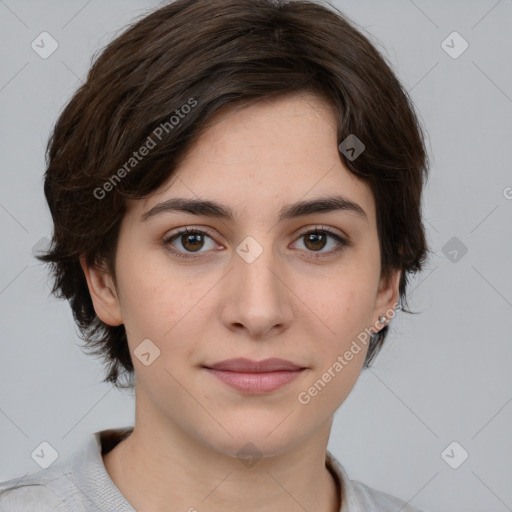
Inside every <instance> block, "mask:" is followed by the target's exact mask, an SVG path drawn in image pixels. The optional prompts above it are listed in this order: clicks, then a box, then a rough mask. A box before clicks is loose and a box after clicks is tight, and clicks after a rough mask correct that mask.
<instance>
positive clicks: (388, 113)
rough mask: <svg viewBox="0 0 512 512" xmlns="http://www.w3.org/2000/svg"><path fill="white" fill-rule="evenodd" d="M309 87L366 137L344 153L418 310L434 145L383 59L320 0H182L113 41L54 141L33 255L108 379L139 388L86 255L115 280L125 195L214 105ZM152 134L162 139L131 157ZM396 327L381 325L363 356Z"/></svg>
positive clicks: (147, 186) (178, 152) (342, 128)
mask: <svg viewBox="0 0 512 512" xmlns="http://www.w3.org/2000/svg"><path fill="white" fill-rule="evenodd" d="M331 7H332V6H331ZM305 90H310V91H314V92H315V93H317V94H318V95H320V96H321V97H322V98H325V99H326V100H327V101H328V102H329V104H330V105H331V106H332V108H333V111H334V113H335V115H336V117H337V120H338V137H339V138H338V140H339V142H340V143H341V141H343V140H344V139H345V138H346V137H347V136H348V135H355V136H356V137H357V138H358V139H360V140H361V141H362V142H363V143H364V145H365V149H364V151H363V153H362V154H360V155H359V156H358V157H357V158H356V159H355V160H352V159H349V158H347V156H346V155H345V154H344V153H343V152H341V151H340V158H341V159H342V161H343V163H344V165H345V166H346V167H347V169H348V170H349V171H350V172H351V173H353V174H354V175H355V176H357V177H358V178H360V179H361V180H363V181H364V182H366V183H367V184H368V186H369V187H370V188H371V190H372V193H373V196H374V199H375V203H376V212H377V228H378V235H379V243H380V250H381V277H383V278H386V277H389V275H390V272H391V270H392V269H402V276H401V279H400V284H399V295H400V300H401V303H402V306H401V308H402V309H403V310H404V311H405V312H407V313H412V312H411V311H409V310H408V309H406V308H405V307H403V304H407V302H406V286H407V284H408V275H409V274H410V273H413V272H418V271H420V270H421V269H422V267H423V264H424V262H425V260H426V257H427V253H428V252H430V251H429V249H428V246H427V243H426V240H425V233H424V227H423V224H422V219H421V194H422V188H423V185H424V182H425V181H426V179H427V173H428V165H427V153H426V150H425V145H424V135H423V133H422V130H421V127H420V124H419V122H418V119H417V117H416V114H415V112H414V107H413V104H412V101H411V100H410V98H409V96H408V93H407V92H406V91H405V90H404V89H403V88H402V86H401V84H400V83H399V81H398V79H397V78H396V76H395V74H394V73H393V71H392V70H391V67H390V65H388V64H387V63H386V60H385V58H384V57H383V56H382V55H381V54H380V53H379V51H378V50H377V49H376V47H375V46H374V45H373V44H372V43H371V42H370V40H369V39H368V38H367V37H366V36H365V35H363V33H362V30H361V29H360V28H356V26H355V24H354V23H353V22H352V21H350V20H348V19H347V18H346V17H345V16H344V15H343V14H342V13H341V12H339V11H337V10H335V9H334V8H332V9H330V8H328V7H327V6H324V5H321V4H320V3H318V2H315V1H311V0H283V1H279V0H177V1H174V2H172V3H169V4H167V5H165V6H164V7H161V8H159V9H158V10H155V11H153V12H151V13H150V14H149V15H147V16H145V17H143V18H142V19H140V20H139V21H137V22H136V23H134V24H133V25H131V26H130V27H128V28H127V29H126V30H125V31H124V32H123V33H122V34H121V35H120V36H119V37H117V38H116V39H115V40H113V41H112V42H111V43H110V44H108V46H106V48H104V50H103V51H102V52H101V54H100V55H99V57H98V58H96V59H95V61H94V63H93V65H92V67H91V69H90V71H89V74H88V77H87V81H86V82H85V83H84V84H83V85H82V86H81V87H80V88H79V89H78V91H77V92H76V93H75V94H74V96H73V98H72V99H71V101H70V102H69V103H68V104H67V106H66V107H65V108H64V110H63V112H62V113H61V115H60V117H59V119H58V121H57V123H56V125H55V127H54V130H53V133H52V136H51V137H50V140H49V141H48V147H47V169H46V173H45V182H44V192H45V196H46V200H47V201H48V205H49V208H50V211H51V214H52V218H53V223H54V233H53V238H52V244H51V247H50V248H49V250H48V252H47V253H46V254H44V255H40V256H37V258H38V259H40V260H41V261H44V262H47V263H51V266H52V275H53V277H54V284H53V289H52V293H53V294H55V295H56V296H57V297H59V298H65V299H67V300H69V302H70V304H71V308H72V311H73V316H74V318H75V321H76V323H77V325H78V326H79V328H80V331H81V334H82V336H81V339H82V340H84V341H86V345H87V346H88V347H89V348H91V349H92V353H94V354H97V355H102V356H103V358H104V361H105V363H106V364H107V365H108V369H107V376H106V378H105V379H104V381H105V382H111V383H112V384H114V385H115V386H116V387H118V388H132V387H133V382H134V381H133V376H134V374H133V372H134V367H133V363H132V359H131V356H130V352H129V348H128V344H127V338H126V331H125V328H124V325H119V326H109V325H107V324H105V323H103V322H102V321H101V320H100V319H99V318H98V317H97V315H96V313H95V310H94V307H93V303H92V300H91V296H90V294H89V290H88V287H87V282H86V279H85V276H84V272H83V269H82V268H81V265H80V263H79V257H80V256H82V255H85V256H86V262H87V264H88V265H91V264H97V263H100V262H101V263H106V264H107V268H108V269H109V270H110V273H111V275H112V277H113V279H114V282H116V281H115V253H116V247H117V240H118V235H119V227H120V224H121V220H122V218H123V216H124V213H125V205H124V199H125V198H130V199H141V198H144V197H147V196H148V195H150V194H151V193H152V192H153V191H155V190H156V189H157V188H158V187H160V186H161V185H162V184H163V183H164V182H165V181H166V180H167V179H168V178H169V177H170V176H171V175H172V173H173V170H174V168H175V167H176V163H177V161H178V160H179V158H180V156H182V155H184V154H185V152H186V151H187V149H188V148H189V147H190V146H191V145H192V144H193V142H194V141H195V140H196V139H197V137H198V135H199V133H200V132H201V130H203V129H204V126H205V124H206V122H207V121H208V120H209V119H210V118H211V117H212V116H213V114H214V113H218V112H219V111H221V109H224V108H227V107H228V106H230V105H231V106H232V105H234V104H235V103H236V104H242V105H243V104H248V103H249V102H254V101H258V99H261V98H264V97H270V96H272V97H274V96H279V95H283V94H290V93H293V92H300V91H305ZM185 105H189V107H187V108H186V109H185V107H184V106H185ZM181 114H183V115H181ZM185 114H186V115H185ZM172 116H173V117H174V118H175V119H176V120H177V123H175V122H174V121H173V120H172ZM155 131H156V133H159V134H160V135H161V138H160V140H158V141H156V140H154V139H155V138H156V136H155V135H154V134H155ZM164 132H165V133H164ZM149 138H151V139H152V140H153V142H158V143H157V144H155V145H154V146H152V147H151V149H150V150H149V152H147V154H146V156H144V158H143V159H141V160H137V161H136V162H135V160H133V161H132V160H130V159H133V158H134V157H133V152H134V150H137V149H138V148H141V147H142V146H144V145H146V146H147V147H150V144H149ZM128 162H131V163H130V164H129V165H128V164H127V163H128ZM132 164H133V165H132ZM98 196H101V197H98ZM116 286H117V285H116ZM399 307H400V306H399ZM387 332H388V326H386V327H384V328H383V329H382V330H381V331H380V332H378V333H376V334H373V335H372V337H371V341H370V344H369V349H368V353H367V357H366V360H365V366H366V367H368V366H369V364H370V362H371V361H372V359H373V357H374V356H375V355H376V354H377V353H378V351H379V350H380V348H381V346H382V344H383V342H384V340H385V338H386V335H387ZM121 376H127V377H129V382H128V384H127V385H124V384H123V383H122V382H121V379H120V377H121Z"/></svg>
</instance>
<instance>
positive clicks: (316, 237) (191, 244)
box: [163, 228, 349, 259]
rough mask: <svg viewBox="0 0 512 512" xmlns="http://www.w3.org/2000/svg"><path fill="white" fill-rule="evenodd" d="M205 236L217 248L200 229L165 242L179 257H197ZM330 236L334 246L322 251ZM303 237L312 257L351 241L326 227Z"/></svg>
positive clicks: (308, 232)
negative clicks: (177, 245)
mask: <svg viewBox="0 0 512 512" xmlns="http://www.w3.org/2000/svg"><path fill="white" fill-rule="evenodd" d="M205 237H206V238H209V239H210V240H212V242H213V243H212V247H210V248H211V249H213V248H215V245H216V244H215V242H214V241H213V238H212V237H211V236H210V235H209V234H208V233H207V232H206V231H202V230H199V229H188V228H185V229H182V230H181V231H178V232H176V233H174V234H173V235H172V236H170V237H168V238H167V239H165V240H164V242H163V243H164V245H166V246H169V250H170V251H171V252H172V253H173V254H174V255H176V256H177V257H180V258H188V259H195V258H199V257H200V256H199V255H200V254H201V253H202V252H205V251H200V249H202V248H203V247H204V240H205ZM329 238H331V239H333V240H334V241H335V243H334V248H333V249H331V250H329V251H323V252H320V250H321V249H324V248H325V247H326V245H327V240H328V239H329ZM301 239H304V240H305V246H306V250H307V252H311V253H313V254H311V255H310V256H309V257H310V258H320V257H323V256H326V255H330V254H332V253H336V252H338V251H341V250H343V249H344V248H345V246H348V245H349V243H348V242H347V241H346V240H345V239H344V238H343V237H341V236H340V235H338V234H337V233H334V232H332V231H330V230H328V229H325V228H321V229H318V228H315V229H312V230H311V229H310V230H309V231H305V232H303V233H301V234H300V235H299V237H298V240H301ZM175 241H178V242H179V243H180V244H181V246H182V248H183V249H184V251H183V250H181V249H177V248H176V246H175V245H174V242H175ZM191 253H199V255H191ZM314 253H319V254H314Z"/></svg>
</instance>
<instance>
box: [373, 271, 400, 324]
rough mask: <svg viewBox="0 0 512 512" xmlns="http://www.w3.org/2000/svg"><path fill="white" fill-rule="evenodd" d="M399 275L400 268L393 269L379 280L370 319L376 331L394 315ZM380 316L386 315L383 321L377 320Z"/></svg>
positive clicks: (397, 296) (397, 299) (397, 298)
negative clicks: (386, 276)
mask: <svg viewBox="0 0 512 512" xmlns="http://www.w3.org/2000/svg"><path fill="white" fill-rule="evenodd" d="M401 275H402V270H401V269H394V270H392V273H391V275H390V276H389V277H388V278H387V279H383V278H382V279H381V280H380V284H379V290H378V292H377V299H376V301H375V310H374V312H373V319H372V320H373V322H372V326H375V328H376V330H377V331H380V330H382V329H383V328H384V327H385V326H386V325H387V324H388V323H389V321H390V320H391V318H393V316H394V311H395V310H396V307H397V305H398V302H399V298H400V295H399V285H400V276H401ZM381 316H385V317H386V319H387V321H386V322H385V323H381V322H380V321H379V318H380V317H381Z"/></svg>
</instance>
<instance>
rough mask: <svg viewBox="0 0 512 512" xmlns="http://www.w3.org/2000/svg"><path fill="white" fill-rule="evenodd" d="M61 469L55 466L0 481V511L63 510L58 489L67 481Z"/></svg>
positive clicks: (33, 511)
mask: <svg viewBox="0 0 512 512" xmlns="http://www.w3.org/2000/svg"><path fill="white" fill-rule="evenodd" d="M63 470H64V467H62V466H57V467H55V468H52V469H46V470H40V471H37V472H35V473H29V474H26V475H23V476H21V477H16V478H12V479H10V480H6V481H4V482H0V511H1V512H35V511H46V510H48V511H50V510H51V511H52V512H58V511H65V510H66V508H65V505H64V501H63V500H62V498H61V497H60V494H59V489H61V488H64V487H65V486H66V485H69V483H68V484H66V481H67V478H66V474H65V471H63Z"/></svg>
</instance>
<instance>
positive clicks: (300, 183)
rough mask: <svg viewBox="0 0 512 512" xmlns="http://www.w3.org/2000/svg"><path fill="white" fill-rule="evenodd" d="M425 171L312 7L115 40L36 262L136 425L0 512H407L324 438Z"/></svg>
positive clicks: (415, 143) (340, 33)
mask: <svg viewBox="0 0 512 512" xmlns="http://www.w3.org/2000/svg"><path fill="white" fill-rule="evenodd" d="M427 169H428V166H427V155H426V151H425V147H424V141H423V135H422V131H421V128H420V126H419V123H418V121H417V118H416V115H415V113H414V109H413V106H412V104H411V102H410V100H409V98H408V96H407V94H406V92H405V91H404V90H403V88H402V86H401V85H400V83H399V82H398V80H397V78H396V77H395V75H394V73H393V72H392V70H391V69H390V67H389V66H388V64H387V63H386V62H385V60H384V59H383V58H382V56H381V55H380V54H379V53H378V52H377V50H376V49H375V48H374V46H373V45H372V44H371V43H370V42H369V41H368V39H367V38H366V37H365V36H364V35H362V33H360V32H359V31H358V30H357V29H356V28H355V27H354V26H353V25H352V24H351V22H349V21H348V20H347V19H346V18H344V17H343V16H342V15H341V13H338V12H335V11H334V10H333V9H330V8H327V7H324V6H321V5H319V4H317V3H314V2H310V1H288V2H286V1H283V2H275V1H272V0H213V1H212V0H208V1H205V0H178V1H175V2H172V3H170V4H168V5H166V6H164V7H162V8H160V9H158V10H156V11H155V12H153V13H151V14H150V15H148V16H146V17H145V18H143V19H142V20H140V21H139V22H137V23H136V24H134V25H133V26H132V27H130V28H129V29H128V30H127V31H125V32H124V33H123V34H122V35H121V36H119V37H118V38H117V39H115V40H114V41H113V42H112V43H110V44H109V45H108V47H107V48H106V49H105V50H104V51H103V53H102V54H101V55H100V56H99V58H98V59H97V60H96V62H95V63H94V65H93V66H92V69H91V71H90V73H89V76H88V79H87V82H86V83H85V84H84V85H83V86H82V87H81V88H80V89H79V90H78V91H77V93H76V94H75V95H74V97H73V98H72V99H71V101H70V102H69V104H68V105H67V107H66V108H65V110H64V111H63V113H62V115H61V116H60V119H59V120H58V122H57V124H56V126H55V129H54V133H53V135H52V138H51V140H50V143H49V147H48V168H47V171H46V175H45V186H44V189H45V195H46V198H47V201H48V204H49V208H50V211H51V213H52V217H53V221H54V235H53V244H52V247H51V249H50V250H49V251H48V254H46V255H44V256H40V257H39V258H40V259H41V260H42V261H45V262H49V263H52V269H53V276H54V277H55V284H54V288H53V292H54V293H55V294H58V295H59V296H60V297H65V298H66V299H68V300H69V301H70V304H71V307H72V309H73V313H74V317H75V319H76V322H77V324H78V326H79V327H80V329H81V331H82V334H83V336H84V340H85V341H86V342H87V346H88V347H90V348H92V349H93V353H96V354H100V355H102V356H103V357H104V360H105V362H106V364H107V365H108V371H107V375H106V378H105V381H106V382H110V383H112V384H114V385H115V386H117V387H119V388H123V387H128V388H130V387H132V386H133V387H134V389H135V397H136V418H135V424H134V426H133V427H125V428H120V429H112V430H105V431H101V432H95V433H94V434H93V435H92V436H91V438H90V439H89V441H88V442H87V443H86V444H84V446H83V447H81V448H80V449H79V450H77V451H76V453H75V454H74V455H73V456H72V457H71V458H69V459H67V460H65V461H60V462H58V463H55V464H53V465H52V466H50V467H49V468H48V469H45V470H42V471H39V472H37V473H34V474H32V475H27V476H25V477H22V478H21V479H20V478H17V479H13V480H10V481H8V482H4V483H3V484H1V486H0V490H1V491H2V492H1V493H0V500H2V501H0V505H1V506H0V509H2V510H4V509H5V510H24V511H25V510H26V511H29V510H31V511H32V510H41V509H42V507H43V505H44V506H45V507H48V510H50V509H52V510H66V511H68V510H69V511H71V510H73V511H76V510H109V511H111V510H112V511H113V510H115V511H133V510H140V511H144V512H153V511H154V512H156V511H161V510H173V511H174V510H188V511H189V512H192V511H199V512H201V511H205V510H208V511H218V510H219V511H220V510H223V511H226V510H240V509H242V508H243V509H244V510H246V511H262V510H265V511H268V512H273V511H277V510H279V511H281V510H287V511H294V510H297V511H299V510H308V511H313V510H314V511H315V512H338V511H341V512H355V511H363V510H364V511H379V512H386V511H389V512H391V511H397V510H402V511H409V512H414V511H416V510H417V509H416V508H414V507H412V506H410V505H408V504H406V503H405V502H404V501H403V500H400V499H398V498H395V497H393V496H390V495H389V494H386V493H383V492H381V491H378V490H376V489H372V488H370V487H368V486H366V485H364V484H362V483H360V482H356V481H351V480H349V478H348V475H347V473H346V471H345V469H344V468H343V466H342V465H341V464H340V463H339V461H337V460H336V459H335V458H334V456H333V455H332V454H331V453H329V452H328V451H327V444H328V440H329V435H330V430H331V425H332V421H333V415H334V413H335V411H336V410H337V408H338V407H339V406H340V405H341V404H342V403H343V402H344V400H345V399H346V397H347V396H348V394H349V393H350V391H351V389H352V388H353V386H354V384H355V382H356V380H357V378H358V376H359V374H360V372H361V370H362V369H363V367H365V366H368V365H369V364H370V363H371V361H372V359H373V358H374V357H375V355H376V354H377V353H378V351H379V350H380V348H381V347H382V344H383V342H384V340H385V338H386V335H387V331H388V325H389V322H390V320H391V319H392V318H393V316H394V315H395V313H396V310H397V309H398V308H399V304H400V303H406V285H407V282H408V276H409V275H410V274H411V273H414V272H417V271H419V270H421V269H422V266H423V264H424V262H425V259H426V257H427V253H428V247H427V243H426V240H425V234H424V228H423V224H422V220H421V193H422V187H423V185H424V182H425V179H426V176H427ZM123 379H124V381H123ZM2 507H3V508H2Z"/></svg>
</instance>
